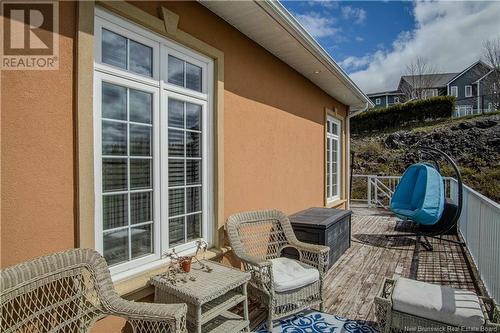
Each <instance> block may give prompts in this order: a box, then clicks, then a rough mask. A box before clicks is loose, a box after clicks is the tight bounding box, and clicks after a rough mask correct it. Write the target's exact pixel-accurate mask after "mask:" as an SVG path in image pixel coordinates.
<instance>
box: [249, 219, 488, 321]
mask: <svg viewBox="0 0 500 333" xmlns="http://www.w3.org/2000/svg"><path fill="white" fill-rule="evenodd" d="M353 211H354V214H353V216H352V235H351V239H352V242H351V247H350V248H349V249H348V250H347V251H346V252H345V253H344V254H343V255H342V256H341V257H340V258H339V260H338V261H337V262H336V263H335V265H333V266H332V267H331V268H330V270H329V271H328V273H327V275H326V277H325V284H324V288H325V293H326V300H325V306H324V311H325V312H327V313H332V314H336V315H339V316H343V317H347V318H350V319H354V320H364V321H369V322H371V321H375V313H374V306H373V299H374V297H375V296H376V294H377V292H378V290H379V289H380V286H381V284H382V282H383V280H384V278H385V277H397V276H403V277H407V278H410V277H416V278H417V280H420V281H425V282H430V283H437V284H441V285H447V286H452V287H455V288H460V289H467V290H472V291H475V292H477V293H478V294H481V292H480V291H479V290H476V289H477V286H476V283H475V281H474V278H473V274H472V273H471V272H470V267H469V265H468V263H467V260H466V257H465V253H464V251H463V249H462V248H461V246H460V245H457V244H454V243H450V242H444V241H440V240H438V239H430V241H431V243H432V245H433V247H434V251H432V252H430V251H425V250H424V249H423V248H422V247H421V246H419V247H416V246H415V239H414V238H412V237H401V238H389V239H387V238H386V237H385V236H384V235H385V234H389V233H396V234H397V233H401V232H408V231H412V230H414V229H413V228H414V225H413V224H411V223H409V222H402V221H400V220H398V219H397V218H396V217H395V216H393V215H391V214H388V213H387V212H385V211H382V210H369V209H354V210H353ZM445 237H451V238H452V239H457V238H456V237H455V236H445ZM417 252H418V254H419V255H418V259H419V260H418V263H417V261H416V260H415V259H416V258H417V256H416V254H417ZM250 308H251V311H250V312H251V319H252V324H253V325H252V326H255V325H256V324H257V323H258V322H261V321H262V320H263V319H264V318H265V313H264V312H263V309H262V308H259V307H258V305H257V304H251V307H250Z"/></svg>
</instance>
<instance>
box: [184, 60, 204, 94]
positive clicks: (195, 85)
mask: <svg viewBox="0 0 500 333" xmlns="http://www.w3.org/2000/svg"><path fill="white" fill-rule="evenodd" d="M186 88H188V89H193V90H196V91H201V67H198V66H195V65H193V64H190V63H189V62H186Z"/></svg>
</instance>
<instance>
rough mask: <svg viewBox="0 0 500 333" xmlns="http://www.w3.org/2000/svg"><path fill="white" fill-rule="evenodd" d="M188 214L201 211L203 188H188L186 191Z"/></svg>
mask: <svg viewBox="0 0 500 333" xmlns="http://www.w3.org/2000/svg"><path fill="white" fill-rule="evenodd" d="M186 205H187V207H186V213H194V212H199V211H201V187H188V188H187V189H186Z"/></svg>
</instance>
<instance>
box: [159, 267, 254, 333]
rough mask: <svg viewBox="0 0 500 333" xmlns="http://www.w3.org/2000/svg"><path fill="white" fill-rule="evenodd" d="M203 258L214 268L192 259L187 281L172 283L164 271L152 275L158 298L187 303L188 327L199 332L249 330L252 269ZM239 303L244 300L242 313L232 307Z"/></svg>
mask: <svg viewBox="0 0 500 333" xmlns="http://www.w3.org/2000/svg"><path fill="white" fill-rule="evenodd" d="M202 262H203V263H204V264H206V265H208V266H209V267H210V268H211V269H212V271H211V272H207V271H206V270H204V269H202V267H201V265H200V264H199V263H193V265H192V267H191V271H190V272H189V273H188V274H187V281H186V282H182V281H180V282H176V283H172V282H170V281H168V279H167V278H166V276H165V274H158V275H156V276H154V277H152V278H151V284H152V285H153V286H154V287H155V302H157V303H186V304H187V306H188V311H187V318H186V319H187V322H188V327H189V328H190V330H192V331H194V332H197V333H201V332H202V331H203V332H204V333H208V332H227V333H231V332H240V331H242V330H244V331H249V324H250V322H249V320H248V301H247V283H248V281H249V280H250V273H248V272H242V271H240V270H237V269H234V268H230V267H227V266H224V265H222V264H219V263H216V262H212V261H207V260H203V261H202ZM190 277H191V278H194V280H191V279H189V278H190ZM240 303H243V317H241V316H239V315H237V314H235V313H232V312H230V311H229V309H231V308H232V307H234V306H235V305H238V304H240Z"/></svg>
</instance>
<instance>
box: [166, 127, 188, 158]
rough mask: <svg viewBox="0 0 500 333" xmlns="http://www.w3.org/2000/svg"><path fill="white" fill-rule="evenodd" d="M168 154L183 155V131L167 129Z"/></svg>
mask: <svg viewBox="0 0 500 333" xmlns="http://www.w3.org/2000/svg"><path fill="white" fill-rule="evenodd" d="M168 155H169V156H184V131H177V130H169V131H168Z"/></svg>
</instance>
